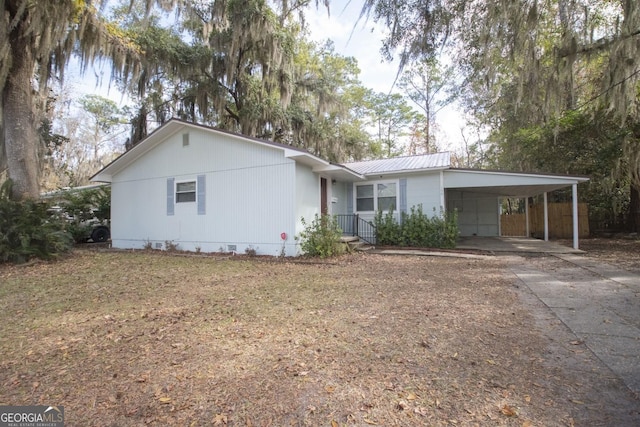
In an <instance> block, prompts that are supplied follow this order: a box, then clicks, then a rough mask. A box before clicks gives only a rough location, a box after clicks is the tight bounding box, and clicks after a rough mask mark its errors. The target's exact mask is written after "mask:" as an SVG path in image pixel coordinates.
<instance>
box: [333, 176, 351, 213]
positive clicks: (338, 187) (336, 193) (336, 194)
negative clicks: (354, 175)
mask: <svg viewBox="0 0 640 427" xmlns="http://www.w3.org/2000/svg"><path fill="white" fill-rule="evenodd" d="M352 185H353V183H351V182H342V181H338V182H336V183H335V184H332V185H331V197H333V198H335V200H336V202H335V203H331V208H330V209H331V214H333V215H345V214H346V213H347V194H348V193H347V186H352Z"/></svg>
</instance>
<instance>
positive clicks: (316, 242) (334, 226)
mask: <svg viewBox="0 0 640 427" xmlns="http://www.w3.org/2000/svg"><path fill="white" fill-rule="evenodd" d="M301 222H302V225H303V226H304V230H303V231H302V232H300V234H299V235H298V236H296V239H297V240H300V247H301V248H302V251H303V252H304V253H305V254H306V255H309V256H319V257H320V258H326V257H330V256H334V255H340V254H342V253H344V246H343V245H341V244H340V237H342V230H341V229H340V227H339V226H338V221H337V220H336V218H335V217H333V216H329V215H322V216H319V215H318V214H316V216H315V218H314V220H313V221H312V222H311V224H308V225H307V223H306V222H305V220H304V218H302V219H301Z"/></svg>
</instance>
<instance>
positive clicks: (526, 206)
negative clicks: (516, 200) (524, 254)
mask: <svg viewBox="0 0 640 427" xmlns="http://www.w3.org/2000/svg"><path fill="white" fill-rule="evenodd" d="M524 232H525V234H526V235H527V237H531V234H529V197H528V196H527V197H525V198H524Z"/></svg>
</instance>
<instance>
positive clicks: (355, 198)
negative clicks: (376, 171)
mask: <svg viewBox="0 0 640 427" xmlns="http://www.w3.org/2000/svg"><path fill="white" fill-rule="evenodd" d="M379 184H394V185H395V187H396V202H395V208H394V211H396V212H397V211H398V206H399V203H400V180H398V179H388V180H379V181H368V182H360V183H357V184H355V183H354V185H353V208H354V209H353V210H354V212H358V213H365V212H367V213H371V212H378V185H379ZM366 185H372V186H373V210H372V211H360V210H358V187H362V186H366ZM382 212H388V211H382Z"/></svg>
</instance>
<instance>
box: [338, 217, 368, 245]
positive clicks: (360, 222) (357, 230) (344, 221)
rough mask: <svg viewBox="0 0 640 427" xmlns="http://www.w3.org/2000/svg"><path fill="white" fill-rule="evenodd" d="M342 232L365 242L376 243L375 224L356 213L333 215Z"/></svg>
mask: <svg viewBox="0 0 640 427" xmlns="http://www.w3.org/2000/svg"><path fill="white" fill-rule="evenodd" d="M335 217H336V220H337V221H338V225H339V226H340V229H342V234H344V235H346V236H357V237H359V238H360V239H362V240H364V241H365V242H367V243H370V244H372V245H374V244H375V243H376V226H375V225H374V224H373V223H372V222H371V221H367V220H365V219H362V218H360V216H359V215H358V214H348V215H335Z"/></svg>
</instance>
